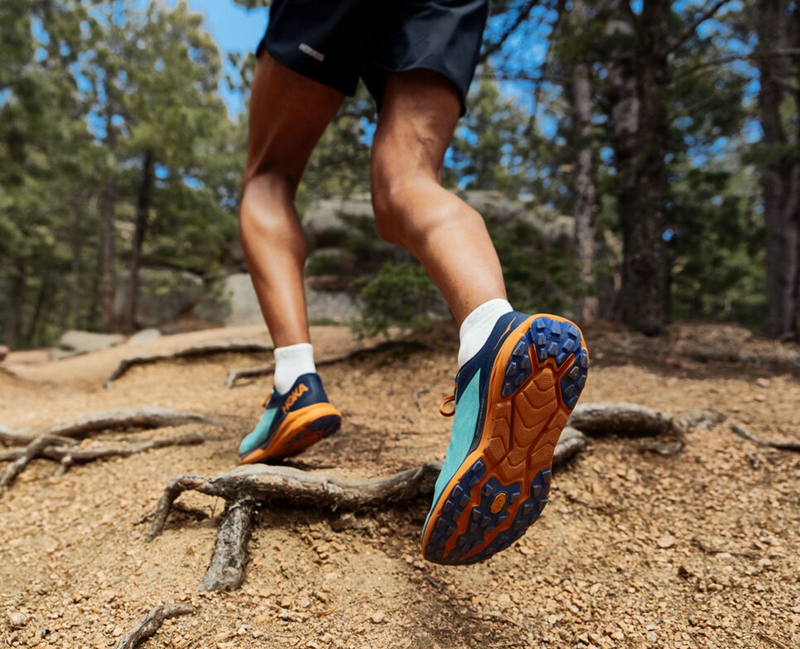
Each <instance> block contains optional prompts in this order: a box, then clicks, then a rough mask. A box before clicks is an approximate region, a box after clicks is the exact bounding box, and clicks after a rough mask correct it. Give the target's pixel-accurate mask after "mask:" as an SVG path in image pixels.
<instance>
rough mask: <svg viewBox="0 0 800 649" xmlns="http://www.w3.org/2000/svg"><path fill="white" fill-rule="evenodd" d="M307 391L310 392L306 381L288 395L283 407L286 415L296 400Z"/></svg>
mask: <svg viewBox="0 0 800 649" xmlns="http://www.w3.org/2000/svg"><path fill="white" fill-rule="evenodd" d="M306 392H308V386H307V385H306V384H305V383H301V384H300V385H298V386H297V387H296V388H295V389H294V391H293V392H292V393H291V394H290V395H289V396H288V397H286V402H285V403H284V404H283V408H281V410H282V411H283V414H284V415H285V414H286V413H287V412H289V408H291V407H292V406H293V405H294V404H295V402H296V401H297V400H298V399H299V398H300V397H302V396H303V395H304V394H305V393H306Z"/></svg>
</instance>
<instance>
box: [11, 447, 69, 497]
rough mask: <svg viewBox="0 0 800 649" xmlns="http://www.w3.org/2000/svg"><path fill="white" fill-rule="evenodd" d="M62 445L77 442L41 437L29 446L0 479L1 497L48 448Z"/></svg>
mask: <svg viewBox="0 0 800 649" xmlns="http://www.w3.org/2000/svg"><path fill="white" fill-rule="evenodd" d="M62 444H75V442H74V441H73V440H71V439H64V438H63V437H53V436H52V435H41V436H40V437H37V438H36V439H34V440H33V441H32V442H31V443H30V444H28V446H27V447H26V448H25V450H23V451H21V452H20V455H19V457H18V458H17V459H15V460H14V461H13V462H12V463H11V464H10V465H9V466H8V468H7V469H6V470H5V473H3V477H2V478H0V496H2V495H3V491H4V490H5V488H6V487H8V486H9V485H11V483H12V482H14V480H15V479H16V477H17V476H18V475H19V474H20V473H22V472H23V471H24V470H25V467H27V466H28V465H29V464H30V463H31V462H33V460H34V459H35V458H37V457H38V456H39V454H40V453H41V452H42V451H43V450H44V448H45V447H46V446H49V445H58V446H60V445H62Z"/></svg>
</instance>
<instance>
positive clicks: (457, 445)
mask: <svg viewBox="0 0 800 649" xmlns="http://www.w3.org/2000/svg"><path fill="white" fill-rule="evenodd" d="M529 317H530V316H528V315H525V314H524V313H519V312H518V311H512V312H510V313H506V314H505V315H502V316H500V318H499V319H498V320H497V323H496V324H495V326H494V328H493V329H492V333H491V334H489V338H488V339H487V340H486V342H485V343H484V345H483V347H481V349H480V350H479V351H478V353H477V354H475V356H473V357H472V358H471V359H469V360H468V361H467V362H466V363H464V366H463V367H462V368H461V369H460V370H459V371H458V374H456V389H455V415H454V417H453V428H452V432H451V433H450V445H449V446H448V447H447V454H446V455H445V460H444V466H443V467H442V471H441V473H440V474H439V478H438V480H437V481H436V486H435V488H434V494H433V502H434V503H435V502H437V501H438V499H439V496H440V495H441V493H442V490H443V489H444V488H445V487H446V486H447V483H448V482H449V481H450V477H451V476H452V475H453V474H454V473H455V471H456V470H457V469H458V467H459V466H460V465H461V463H462V462H463V461H464V459H465V458H466V457H467V456H468V455H469V454H470V453H471V452H472V451H474V450H475V449H476V448H477V446H478V444H479V443H480V438H481V433H482V431H483V424H484V422H485V420H486V403H487V399H486V396H485V395H486V394H487V391H488V389H489V379H490V378H491V375H492V366H493V365H494V361H495V358H497V354H498V352H499V351H500V348H501V347H502V346H503V343H504V342H505V341H506V338H508V336H509V335H510V334H511V332H513V331H514V329H516V328H517V327H518V326H519V325H520V324H521V323H522V322H524V321H525V320H526V319H527V318H529ZM431 511H432V510H431ZM428 517H429V518H430V513H429V514H428ZM426 525H427V521H426Z"/></svg>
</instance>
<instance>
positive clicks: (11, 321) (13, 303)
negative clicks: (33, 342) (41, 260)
mask: <svg viewBox="0 0 800 649" xmlns="http://www.w3.org/2000/svg"><path fill="white" fill-rule="evenodd" d="M26 279H27V274H26V268H25V262H24V261H23V260H22V259H17V262H16V264H15V267H14V275H13V277H12V279H11V289H10V291H9V295H8V319H7V320H6V336H5V338H6V340H5V342H6V345H8V347H9V348H10V349H14V348H15V347H16V346H17V343H18V342H19V339H20V333H21V331H22V305H23V301H24V300H25V280H26Z"/></svg>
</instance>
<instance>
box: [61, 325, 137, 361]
mask: <svg viewBox="0 0 800 649" xmlns="http://www.w3.org/2000/svg"><path fill="white" fill-rule="evenodd" d="M124 341H125V336H121V335H119V334H98V333H93V332H91V331H75V330H71V331H65V332H64V333H63V334H61V338H59V339H58V344H57V346H56V347H55V348H54V349H52V350H50V359H51V360H54V361H57V360H60V359H62V358H69V357H71V356H79V355H81V354H87V353H89V352H93V351H97V350H99V349H106V348H108V347H114V346H115V345H119V344H120V343H122V342H124Z"/></svg>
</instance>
